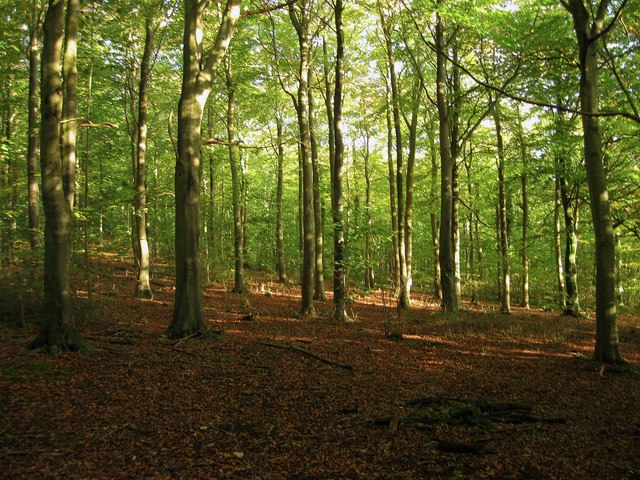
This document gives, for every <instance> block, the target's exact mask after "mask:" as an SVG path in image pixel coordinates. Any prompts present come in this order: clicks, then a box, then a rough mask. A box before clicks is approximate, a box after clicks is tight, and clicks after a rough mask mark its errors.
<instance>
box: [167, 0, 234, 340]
mask: <svg viewBox="0 0 640 480" xmlns="http://www.w3.org/2000/svg"><path fill="white" fill-rule="evenodd" d="M207 3H208V2H198V1H197V0H185V1H184V15H185V19H184V37H183V70H182V92H181V95H180V103H179V104H178V151H177V156H176V169H175V190H176V200H175V208H176V217H175V218H176V230H175V231H176V240H175V249H176V294H175V303H174V307H173V318H172V320H171V324H170V325H169V327H168V329H167V335H168V336H169V337H173V338H176V337H185V336H188V335H191V334H194V333H196V332H200V331H203V330H205V329H206V324H205V322H204V317H203V310H202V275H201V266H200V257H199V253H200V252H199V247H200V245H199V243H200V182H199V175H200V161H201V147H202V138H201V134H200V130H201V127H202V116H203V108H204V105H205V103H206V100H207V97H208V94H209V92H210V89H211V84H212V79H213V73H214V71H215V69H216V68H217V67H218V65H219V64H220V62H221V61H222V58H223V57H224V55H225V53H226V50H227V47H228V45H229V42H230V41H231V37H232V36H233V32H234V28H235V24H236V21H237V20H238V18H239V16H240V0H228V2H227V4H226V6H225V9H224V12H223V14H222V19H221V24H220V27H219V29H218V34H217V36H216V40H215V43H214V45H213V47H212V48H211V50H210V51H209V52H208V55H207V57H206V58H203V56H202V43H201V41H202V35H201V33H202V31H203V27H204V25H203V16H204V8H205V7H206V6H207Z"/></svg>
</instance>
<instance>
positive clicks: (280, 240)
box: [276, 116, 287, 283]
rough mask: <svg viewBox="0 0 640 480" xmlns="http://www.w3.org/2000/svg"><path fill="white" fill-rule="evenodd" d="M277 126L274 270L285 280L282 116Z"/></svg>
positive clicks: (281, 280)
mask: <svg viewBox="0 0 640 480" xmlns="http://www.w3.org/2000/svg"><path fill="white" fill-rule="evenodd" d="M276 128H277V142H278V145H277V152H278V172H277V180H276V182H277V183H276V185H277V186H276V210H277V213H276V271H277V272H278V281H279V282H281V283H286V282H287V266H286V262H285V256H284V224H283V221H282V196H283V186H284V174H283V169H284V144H283V142H284V138H283V134H282V118H281V117H280V116H276Z"/></svg>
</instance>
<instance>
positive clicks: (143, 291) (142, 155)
mask: <svg viewBox="0 0 640 480" xmlns="http://www.w3.org/2000/svg"><path fill="white" fill-rule="evenodd" d="M153 33H154V31H153V25H152V22H151V19H149V18H148V19H147V20H146V25H145V40H144V52H143V54H142V61H141V63H140V86H139V88H138V135H137V137H138V145H137V147H138V148H137V155H136V169H135V171H134V174H135V196H134V203H135V205H134V207H135V224H136V228H135V241H136V243H137V248H136V252H137V258H136V296H137V297H142V298H153V293H152V292H151V281H150V279H151V277H150V270H151V262H150V257H149V241H148V239H147V218H148V213H147V104H148V96H149V93H148V91H149V75H150V63H151V51H152V48H153Z"/></svg>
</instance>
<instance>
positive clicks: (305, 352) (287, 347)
mask: <svg viewBox="0 0 640 480" xmlns="http://www.w3.org/2000/svg"><path fill="white" fill-rule="evenodd" d="M260 344H261V345H266V346H267V347H273V348H281V349H283V350H292V351H294V352H298V353H301V354H302V355H306V356H307V357H310V358H314V359H316V360H318V361H320V362H322V363H326V364H328V365H333V366H334V367H339V368H344V369H345V370H349V371H353V365H349V364H347V363H340V362H336V361H334V360H330V359H328V358H326V357H323V356H321V355H318V354H317V353H313V352H312V351H310V350H307V349H306V348H302V347H298V346H297V345H291V344H290V345H282V344H279V343H269V342H260Z"/></svg>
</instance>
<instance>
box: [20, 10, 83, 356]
mask: <svg viewBox="0 0 640 480" xmlns="http://www.w3.org/2000/svg"><path fill="white" fill-rule="evenodd" d="M72 1H73V0H72ZM77 13H78V10H77V9H73V8H72V9H70V10H68V11H67V15H77ZM76 21H77V20H73V19H72V20H68V21H67V24H69V23H72V24H73V23H74V22H76ZM64 25H65V5H64V2H63V1H62V0H49V7H48V9H47V13H46V15H45V20H44V37H43V48H42V67H41V106H40V108H41V115H42V120H41V125H40V145H41V150H40V170H41V178H42V201H43V205H44V213H45V226H44V307H45V310H44V311H45V312H46V313H45V318H44V321H43V322H42V325H41V327H40V333H39V334H38V336H37V337H36V339H35V340H34V341H33V343H32V344H31V347H32V348H41V347H42V348H45V349H47V350H48V351H50V352H51V353H56V352H58V351H60V350H71V351H77V350H80V349H81V348H82V347H83V341H82V339H81V337H80V334H79V333H78V331H77V330H76V326H75V322H74V315H73V306H72V299H71V290H70V287H69V263H70V260H71V228H72V214H71V203H70V202H69V201H68V198H69V197H68V195H69V194H68V192H67V191H66V189H65V182H64V176H63V159H64V157H63V154H62V153H61V147H60V146H61V142H62V137H61V135H62V132H61V119H62V118H63V113H62V112H63V107H62V104H63V91H66V92H69V91H70V89H71V87H70V86H67V88H65V89H64V90H63V85H62V71H61V66H60V58H61V54H62V51H61V50H62V49H61V46H62V41H63V37H64V32H65V28H64ZM73 41H74V37H73V35H72V38H71V39H70V40H68V42H67V48H68V49H69V50H70V51H72V52H75V45H71V43H72V42H73ZM65 61H72V62H73V63H75V60H74V59H70V57H65ZM72 85H75V82H73V81H72ZM71 120H72V122H73V121H75V120H73V119H71ZM72 122H70V123H72ZM69 141H71V142H74V141H75V138H69ZM63 145H65V146H66V144H63ZM67 186H68V184H67Z"/></svg>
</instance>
